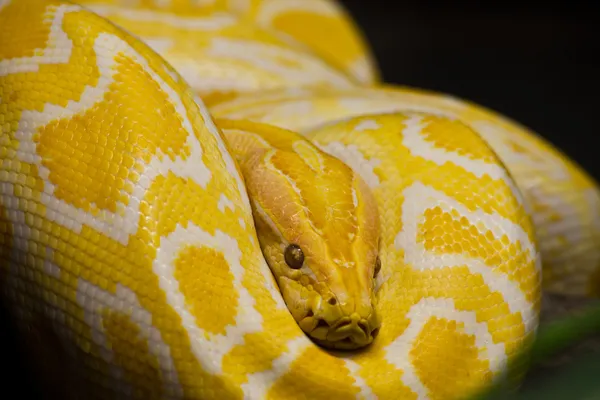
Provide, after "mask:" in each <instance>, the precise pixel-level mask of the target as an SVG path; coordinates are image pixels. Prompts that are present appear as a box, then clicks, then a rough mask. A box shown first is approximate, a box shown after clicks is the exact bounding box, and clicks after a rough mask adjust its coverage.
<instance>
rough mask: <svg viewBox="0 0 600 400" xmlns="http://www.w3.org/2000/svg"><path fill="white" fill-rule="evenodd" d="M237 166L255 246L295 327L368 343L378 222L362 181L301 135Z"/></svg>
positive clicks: (341, 344)
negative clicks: (255, 235)
mask: <svg viewBox="0 0 600 400" xmlns="http://www.w3.org/2000/svg"><path fill="white" fill-rule="evenodd" d="M240 166H241V169H242V173H243V175H244V179H245V181H246V187H247V190H248V194H249V197H250V199H251V204H252V211H253V217H254V221H255V225H256V229H257V233H258V238H259V241H260V245H261V249H262V251H263V254H264V256H265V258H266V260H267V262H268V264H269V266H270V268H271V270H272V272H273V274H274V276H275V278H276V280H277V283H278V285H279V288H280V290H281V293H282V295H283V298H284V300H285V302H286V304H287V307H288V309H289V310H290V312H291V314H292V315H293V317H294V318H295V320H296V321H297V322H298V324H299V326H300V327H301V329H302V330H303V331H304V332H306V333H307V334H308V335H309V336H310V337H311V338H312V339H313V340H314V341H315V342H316V343H317V344H320V345H322V346H323V347H328V348H335V349H355V348H360V347H363V346H366V345H368V344H369V343H371V342H372V341H373V339H374V337H375V336H376V334H377V332H378V330H379V327H380V321H379V317H378V315H377V312H376V308H375V294H374V278H375V275H376V274H377V272H378V271H379V268H380V266H381V264H380V261H379V257H378V249H379V236H380V235H379V232H380V225H379V214H378V208H377V203H376V200H375V197H374V195H373V194H372V192H371V190H370V189H369V188H368V186H367V185H366V183H365V182H364V181H363V180H362V179H361V178H360V176H358V175H357V174H355V173H354V172H353V171H352V169H350V167H348V166H347V165H346V164H344V163H343V162H341V161H340V160H338V159H337V158H334V157H332V156H330V155H328V154H326V153H324V152H322V151H321V150H319V149H318V148H316V147H315V146H314V145H312V144H311V143H309V142H307V141H302V140H300V141H297V142H295V143H294V145H293V146H288V148H286V149H281V148H264V149H259V150H256V151H253V152H250V153H248V154H247V155H246V156H245V157H243V159H242V160H241V163H240Z"/></svg>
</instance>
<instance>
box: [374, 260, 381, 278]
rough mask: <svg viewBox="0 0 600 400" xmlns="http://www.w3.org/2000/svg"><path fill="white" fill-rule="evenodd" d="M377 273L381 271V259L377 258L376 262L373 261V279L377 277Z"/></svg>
mask: <svg viewBox="0 0 600 400" xmlns="http://www.w3.org/2000/svg"><path fill="white" fill-rule="evenodd" d="M379 271H381V259H380V258H379V257H377V260H375V271H374V272H373V278H374V277H376V276H377V274H378V273H379Z"/></svg>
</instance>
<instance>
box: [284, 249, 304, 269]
mask: <svg viewBox="0 0 600 400" xmlns="http://www.w3.org/2000/svg"><path fill="white" fill-rule="evenodd" d="M285 262H286V264H287V265H289V267H290V268H293V269H300V268H302V264H304V252H303V251H302V249H301V248H300V246H298V245H297V244H290V245H289V246H288V247H287V248H286V249H285Z"/></svg>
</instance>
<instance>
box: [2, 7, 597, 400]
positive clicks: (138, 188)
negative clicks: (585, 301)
mask: <svg viewBox="0 0 600 400" xmlns="http://www.w3.org/2000/svg"><path fill="white" fill-rule="evenodd" d="M75 3H82V5H79V4H75ZM324 32H327V33H328V35H329V36H326V35H325V34H324ZM374 65H375V64H374V62H373V57H372V55H371V54H370V49H369V48H368V46H367V44H366V41H364V39H363V38H362V35H361V34H360V32H359V31H358V30H357V29H356V27H355V25H354V23H353V22H352V20H351V19H350V18H349V15H348V14H346V13H345V11H344V10H343V9H341V8H340V6H339V5H337V4H336V3H335V2H333V1H330V0H302V1H297V0H249V1H242V2H229V1H220V0H216V1H212V2H189V1H185V0H170V1H150V0H149V1H146V0H141V1H133V2H131V1H126V0H123V1H120V0H81V1H79V2H69V1H64V0H0V256H1V259H2V264H1V266H0V288H1V293H2V300H3V302H5V304H6V305H7V308H8V309H9V310H10V313H11V318H12V321H13V322H14V325H15V326H16V328H17V329H18V332H19V335H20V338H21V341H22V344H23V346H24V348H25V349H27V351H28V356H29V358H30V359H31V360H32V365H33V366H35V368H37V369H36V370H35V371H36V372H37V374H38V376H39V377H40V378H41V379H42V381H44V382H45V384H47V386H45V387H46V388H47V390H50V388H53V389H56V390H58V391H59V392H60V393H59V396H60V398H68V396H75V397H76V398H77V396H83V397H84V398H88V397H89V398H110V399H112V398H144V399H152V398H165V399H183V398H186V399H302V398H306V399H346V398H348V399H356V398H361V399H455V398H460V397H464V396H467V395H469V394H472V393H474V392H477V391H479V390H481V389H483V388H485V387H487V386H489V385H490V384H492V383H494V382H497V381H499V380H501V379H508V380H509V381H511V382H513V383H515V384H516V383H518V382H519V381H520V379H521V378H522V376H523V374H524V373H525V371H526V369H525V366H524V364H523V363H521V362H516V361H518V360H520V359H519V354H521V353H522V352H526V351H527V350H528V349H529V348H530V347H531V344H532V342H533V340H534V339H535V333H536V329H537V327H538V319H539V311H540V299H541V294H542V290H544V291H548V292H554V293H564V294H570V295H578V296H596V295H597V294H598V292H600V272H599V271H600V268H599V266H600V245H599V244H600V192H599V189H598V185H597V184H596V182H594V180H593V179H592V178H591V177H589V176H588V175H587V174H586V173H585V172H584V171H583V170H582V169H581V168H580V167H578V166H577V165H576V164H575V163H574V162H573V161H571V160H569V159H568V158H567V157H566V156H565V155H563V154H562V153H561V152H560V151H558V150H557V149H555V148H554V147H552V146H551V145H550V144H549V143H547V142H546V141H544V140H543V139H541V138H540V137H539V136H537V135H536V134H535V133H533V132H531V131H529V130H527V129H526V128H524V127H522V126H520V125H518V124H516V123H515V122H513V121H510V120H508V119H507V118H505V117H503V116H501V115H498V114H496V113H493V112H492V111H490V110H487V109H484V108H482V107H480V106H477V105H474V104H471V103H468V102H466V101H462V100H458V99H455V98H452V97H450V96H447V95H443V94H439V93H427V92H423V91H418V90H414V89H408V88H404V87H397V86H386V85H383V84H381V83H379V82H378V80H377V77H378V74H377V71H376V69H375V67H374ZM4 345H6V344H4ZM57 366H59V367H60V368H58V367H57Z"/></svg>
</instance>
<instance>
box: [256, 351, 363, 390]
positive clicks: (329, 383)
mask: <svg viewBox="0 0 600 400" xmlns="http://www.w3.org/2000/svg"><path fill="white" fill-rule="evenodd" d="M348 375H349V371H348V369H347V368H346V366H345V365H344V360H343V359H341V358H335V357H332V356H330V355H329V354H327V353H326V352H324V351H323V350H321V349H319V348H317V347H311V348H309V349H308V350H306V351H305V352H304V353H302V354H301V355H300V356H299V357H297V358H296V359H295V360H294V362H293V363H292V365H291V367H290V369H289V371H288V372H287V373H286V374H285V375H283V376H282V377H281V378H279V379H278V380H277V382H276V383H275V385H273V386H272V387H271V389H270V390H269V392H268V393H267V397H266V398H267V399H269V400H277V399H288V398H299V399H307V400H308V399H340V400H341V399H355V398H356V395H357V394H358V388H357V387H356V386H354V385H353V384H354V378H352V377H350V376H348Z"/></svg>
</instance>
